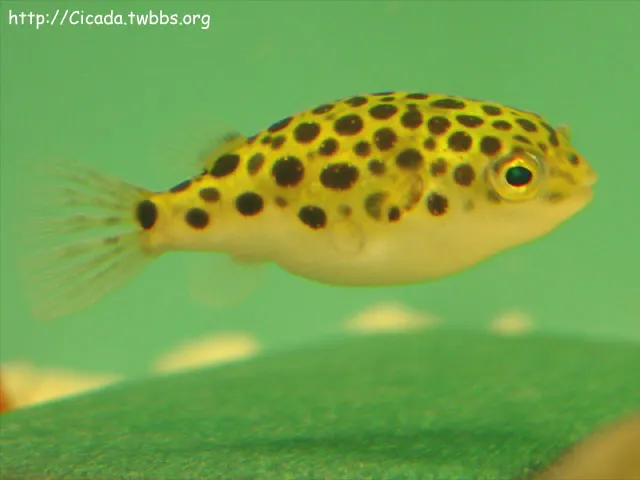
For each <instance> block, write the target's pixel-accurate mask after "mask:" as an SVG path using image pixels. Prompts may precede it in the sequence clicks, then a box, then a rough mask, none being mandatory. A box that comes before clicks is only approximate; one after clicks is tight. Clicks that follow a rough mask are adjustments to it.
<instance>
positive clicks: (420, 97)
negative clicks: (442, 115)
mask: <svg viewBox="0 0 640 480" xmlns="http://www.w3.org/2000/svg"><path fill="white" fill-rule="evenodd" d="M427 97H429V94H427V93H410V94H409V95H407V96H406V97H405V98H412V99H414V100H424V99H425V98H427Z"/></svg>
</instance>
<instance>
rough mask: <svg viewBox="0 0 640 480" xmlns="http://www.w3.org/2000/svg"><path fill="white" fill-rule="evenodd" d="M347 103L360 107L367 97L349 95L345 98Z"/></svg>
mask: <svg viewBox="0 0 640 480" xmlns="http://www.w3.org/2000/svg"><path fill="white" fill-rule="evenodd" d="M344 103H346V104H347V105H349V106H351V107H360V106H362V105H364V104H365V103H367V99H366V98H365V97H359V96H358V97H351V98H350V99H348V100H345V102H344Z"/></svg>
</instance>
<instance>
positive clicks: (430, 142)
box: [422, 137, 436, 152]
mask: <svg viewBox="0 0 640 480" xmlns="http://www.w3.org/2000/svg"><path fill="white" fill-rule="evenodd" d="M422 146H423V147H424V148H425V150H429V151H430V152H433V151H434V150H435V149H436V140H435V138H433V137H428V138H427V139H426V140H425V141H424V142H423V144H422Z"/></svg>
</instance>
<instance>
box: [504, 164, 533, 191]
mask: <svg viewBox="0 0 640 480" xmlns="http://www.w3.org/2000/svg"><path fill="white" fill-rule="evenodd" d="M532 178H533V174H532V173H531V170H529V169H528V168H525V167H522V166H517V167H511V168H510V169H509V170H507V175H506V179H507V182H508V183H509V185H513V186H514V187H522V186H523V185H527V184H528V183H529V182H531V179H532Z"/></svg>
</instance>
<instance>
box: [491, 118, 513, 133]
mask: <svg viewBox="0 0 640 480" xmlns="http://www.w3.org/2000/svg"><path fill="white" fill-rule="evenodd" d="M491 125H493V128H495V129H496V130H502V131H509V130H511V128H512V125H511V124H510V123H509V122H507V121H505V120H496V121H495V122H493V123H492V124H491Z"/></svg>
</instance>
